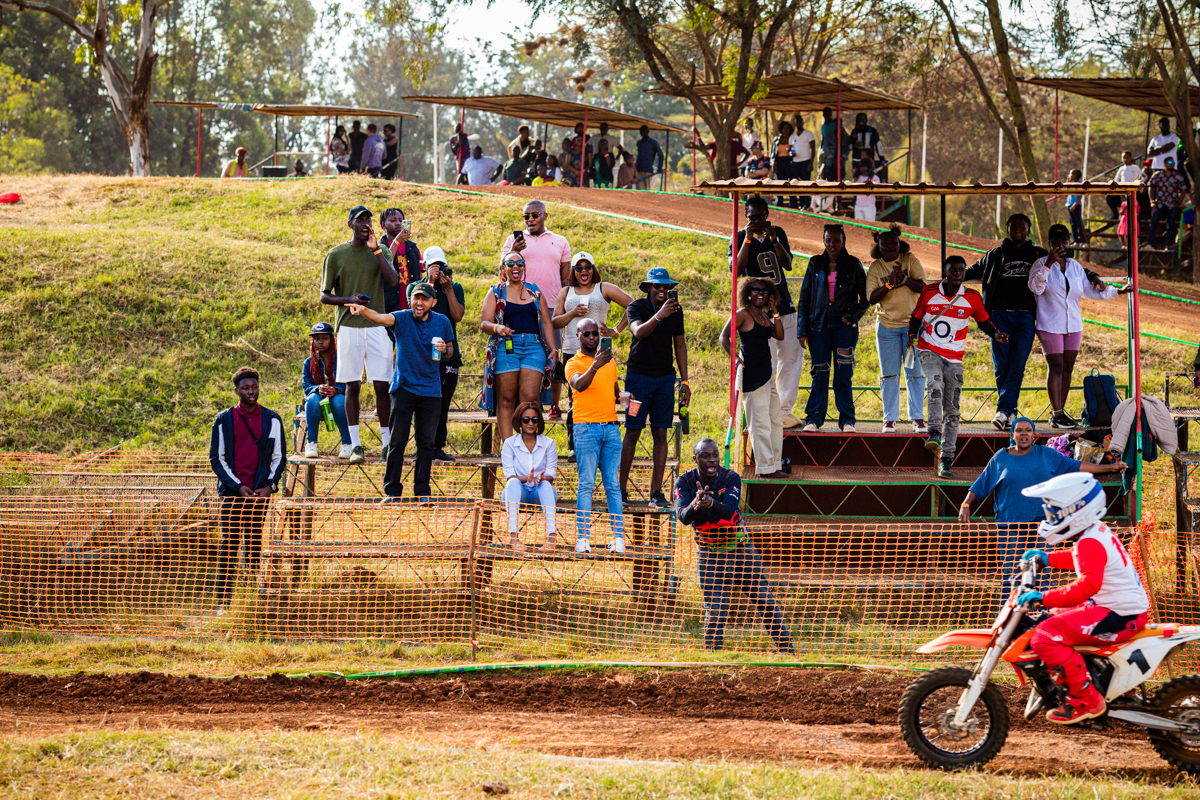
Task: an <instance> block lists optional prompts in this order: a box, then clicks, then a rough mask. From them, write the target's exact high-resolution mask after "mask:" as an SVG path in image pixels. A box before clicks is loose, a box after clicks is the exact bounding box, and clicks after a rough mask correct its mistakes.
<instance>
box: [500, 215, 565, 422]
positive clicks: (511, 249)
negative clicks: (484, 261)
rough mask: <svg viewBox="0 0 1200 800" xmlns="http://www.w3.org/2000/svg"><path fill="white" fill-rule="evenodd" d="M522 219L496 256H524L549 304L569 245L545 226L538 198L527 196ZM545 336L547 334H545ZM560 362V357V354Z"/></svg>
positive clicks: (558, 385)
mask: <svg viewBox="0 0 1200 800" xmlns="http://www.w3.org/2000/svg"><path fill="white" fill-rule="evenodd" d="M522 216H523V217H524V219H525V230H524V231H521V232H520V233H521V236H520V237H516V235H515V234H516V232H515V231H514V233H513V234H511V235H509V237H508V238H507V239H505V240H504V247H502V248H501V249H500V260H501V261H503V260H504V257H505V256H506V255H508V254H509V253H520V254H521V256H522V257H523V258H524V259H525V281H526V282H527V283H532V284H534V285H536V286H537V287H538V289H540V290H541V291H542V294H543V295H545V297H546V302H547V303H550V304H551V306H553V304H554V301H555V300H557V299H558V292H559V290H560V289H562V286H563V284H564V283H566V282H567V276H568V275H569V274H570V269H571V245H570V244H568V243H567V239H566V237H565V236H559V235H558V234H557V233H552V232H550V231H548V230H546V220H547V219H548V218H549V216H550V214H549V213H548V212H547V211H546V204H545V203H543V202H542V201H540V200H530V201H529V202H528V203H526V204H525V210H524V212H522ZM547 336H549V334H547ZM554 336H555V340H556V341H555V347H557V348H561V347H562V340H561V338H560V337H561V336H562V333H561V331H555V332H554ZM559 361H560V362H561V361H562V359H561V358H560V359H559ZM563 380H564V378H563V368H562V365H561V363H560V364H559V365H558V366H556V367H555V369H554V407H553V408H551V409H550V418H551V419H558V418H559V417H561V416H562V411H561V410H560V409H559V407H558V403H559V398H560V397H561V396H562V385H563Z"/></svg>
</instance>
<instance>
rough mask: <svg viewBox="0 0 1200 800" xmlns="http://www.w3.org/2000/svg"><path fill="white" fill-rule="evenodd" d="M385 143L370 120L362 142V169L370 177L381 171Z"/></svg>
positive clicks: (376, 176)
mask: <svg viewBox="0 0 1200 800" xmlns="http://www.w3.org/2000/svg"><path fill="white" fill-rule="evenodd" d="M386 151H387V145H385V144H384V143H383V137H382V136H380V135H379V128H377V127H376V126H375V123H374V122H372V123H371V124H370V125H368V126H367V140H366V141H365V142H363V149H362V171H363V172H365V173H367V174H368V175H370V176H371V177H372V178H378V177H379V176H380V174H381V173H382V172H383V156H384V153H385V152H386Z"/></svg>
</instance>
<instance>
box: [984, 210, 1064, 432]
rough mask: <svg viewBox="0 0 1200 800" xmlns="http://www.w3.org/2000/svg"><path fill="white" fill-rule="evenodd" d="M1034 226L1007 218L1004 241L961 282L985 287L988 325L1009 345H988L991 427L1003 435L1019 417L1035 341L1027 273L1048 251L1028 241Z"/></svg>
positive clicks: (1034, 311) (1034, 313) (1034, 300)
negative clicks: (992, 369)
mask: <svg viewBox="0 0 1200 800" xmlns="http://www.w3.org/2000/svg"><path fill="white" fill-rule="evenodd" d="M1031 230H1033V224H1032V223H1031V222H1030V221H1029V217H1027V216H1025V215H1024V214H1013V215H1012V216H1011V217H1009V218H1008V238H1007V239H1005V240H1004V241H1003V242H1001V243H1000V246H999V247H995V248H993V249H991V250H989V251H987V253H985V254H984V256H983V257H982V258H980V259H979V260H978V261H976V262H975V263H974V264H972V265H971V266H970V267H968V268H967V276H966V278H965V279H964V280H967V281H981V282H982V283H983V292H982V294H983V307H984V309H985V310H986V311H987V313H988V317H989V318H990V319H991V321H992V324H993V325H995V326H996V329H997V330H998V331H1000V332H1001V333H1007V334H1008V342H1007V343H1001V342H999V341H997V340H996V339H995V338H993V339H992V364H993V365H994V367H995V375H996V389H997V391H998V395H997V397H996V416H995V417H994V418H993V419H992V424H993V425H994V426H996V429H997V430H1002V431H1006V430H1008V428H1009V424H1010V423H1011V421H1012V420H1013V419H1015V418H1016V417H1017V416H1019V414H1018V412H1017V403H1018V401H1019V400H1020V398H1021V382H1022V380H1024V378H1025V364H1026V362H1027V361H1029V353H1030V352H1031V351H1032V350H1033V339H1034V336H1036V332H1035V329H1034V322H1035V319H1036V317H1037V298H1036V297H1034V295H1033V292H1032V291H1031V290H1030V289H1029V269H1030V268H1031V267H1032V266H1033V262H1034V261H1037V260H1038V259H1039V258H1041V257H1042V256H1044V255H1046V251H1045V250H1043V249H1042V248H1040V247H1038V246H1037V245H1035V244H1034V243H1033V242H1031V241H1029V233H1030V231H1031Z"/></svg>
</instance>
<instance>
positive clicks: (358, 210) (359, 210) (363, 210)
mask: <svg viewBox="0 0 1200 800" xmlns="http://www.w3.org/2000/svg"><path fill="white" fill-rule="evenodd" d="M363 214H366V215H367V216H368V217H369V216H371V209H369V208H367V207H366V206H355V207H354V208H352V209H350V216H349V217H347V218H346V221H347V222H353V221H354V220H356V219H358V218H359V217H361V216H362V215H363Z"/></svg>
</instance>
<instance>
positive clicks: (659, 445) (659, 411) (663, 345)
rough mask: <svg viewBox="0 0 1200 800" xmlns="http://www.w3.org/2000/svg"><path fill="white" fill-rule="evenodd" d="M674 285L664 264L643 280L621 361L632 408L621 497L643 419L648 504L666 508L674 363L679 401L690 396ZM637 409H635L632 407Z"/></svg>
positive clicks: (631, 311) (625, 499) (632, 305)
mask: <svg viewBox="0 0 1200 800" xmlns="http://www.w3.org/2000/svg"><path fill="white" fill-rule="evenodd" d="M676 286H678V284H677V283H676V282H675V281H673V280H671V275H670V274H669V273H668V272H667V270H666V268H665V267H654V268H653V269H651V270H650V271H649V272H647V273H646V280H644V281H642V283H641V287H640V288H641V290H642V291H643V292H645V293H646V296H645V297H641V298H638V299H637V300H634V301H633V302H632V303H630V304H629V308H627V309H626V314H627V315H628V316H629V330H630V331H632V332H633V343H632V344H631V345H630V346H629V360H628V361H627V362H626V363H625V391H627V392H629V394H630V395H631V398H630V409H629V411H628V412H627V413H626V414H625V439H624V440H623V441H622V442H621V501H622V503H624V504H626V505H628V503H629V489H628V487H629V469H630V467H631V466H632V465H633V454H634V451H635V449H636V447H637V442H638V438H639V437H640V436H641V433H642V428H644V427H646V419H647V418H649V420H650V435H651V436H652V437H653V439H654V467H653V470H652V471H651V473H650V505H652V506H655V507H656V508H662V509H669V508H670V507H671V504H670V503H669V502H668V501H667V498H666V496H665V495H664V494H663V491H662V480H663V471H664V470H665V468H666V464H667V431H668V430H670V429H671V428H672V427H673V426H674V423H675V364H676V363H678V364H679V377H680V379H681V381H682V382H681V384H680V386H679V402H680V403H682V404H684V405H687V404H688V403H689V402H690V401H691V399H692V390H691V387H690V386H689V385H688V365H687V343H686V342H685V341H684V337H683V309H681V308H680V306H679V300H678V299H677V298H676V297H674V296H673V295H671V294H668V293H669V292H671V291H672V290H674V289H675V287H676ZM635 408H636V412H635V411H634V409H635Z"/></svg>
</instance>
